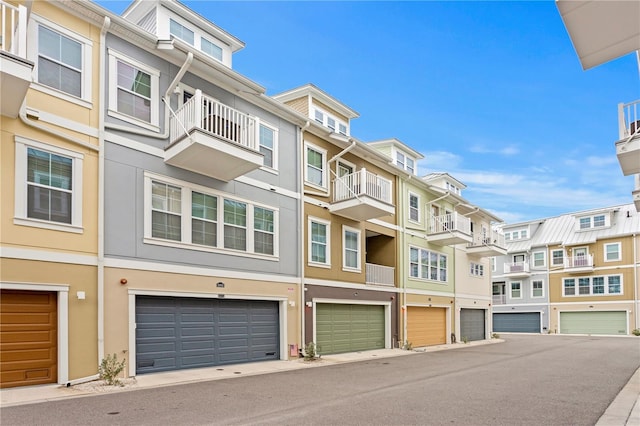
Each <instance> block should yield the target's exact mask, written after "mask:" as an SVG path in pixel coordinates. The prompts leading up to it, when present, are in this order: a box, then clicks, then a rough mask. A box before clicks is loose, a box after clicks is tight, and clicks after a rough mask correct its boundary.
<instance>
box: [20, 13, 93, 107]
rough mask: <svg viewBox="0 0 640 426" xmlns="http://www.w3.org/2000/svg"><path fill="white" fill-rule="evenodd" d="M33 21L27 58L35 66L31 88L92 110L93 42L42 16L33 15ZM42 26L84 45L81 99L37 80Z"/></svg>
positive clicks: (29, 34)
mask: <svg viewBox="0 0 640 426" xmlns="http://www.w3.org/2000/svg"><path fill="white" fill-rule="evenodd" d="M31 19H33V24H29V26H28V28H29V29H28V39H29V43H27V58H28V59H29V60H30V61H32V62H33V64H34V65H33V72H32V75H33V81H32V83H31V87H32V88H34V89H35V90H38V91H40V92H43V93H46V94H48V95H51V96H55V97H57V98H60V99H63V100H65V101H67V102H71V103H74V104H76V105H80V106H81V107H84V108H92V107H93V86H92V82H93V81H92V78H93V70H92V64H93V53H92V52H93V42H92V41H91V40H90V39H88V38H87V37H84V36H82V35H80V34H78V33H75V32H73V31H71V30H69V29H67V28H64V27H62V26H60V25H58V24H56V23H54V22H52V21H50V20H48V19H46V18H43V17H42V16H38V15H35V14H32V15H31ZM41 25H42V26H44V27H47V28H48V29H50V30H52V31H54V32H57V33H59V34H61V35H63V36H65V37H67V38H70V39H72V40H73V41H75V42H77V43H80V44H81V45H82V48H81V51H82V71H81V77H80V82H81V83H80V84H81V87H80V97H78V96H75V95H72V94H70V93H67V92H64V91H62V90H59V89H56V88H54V87H50V86H47V85H45V84H43V83H40V82H38V80H37V76H38V56H39V55H40V50H39V46H38V29H39V27H40V26H41Z"/></svg>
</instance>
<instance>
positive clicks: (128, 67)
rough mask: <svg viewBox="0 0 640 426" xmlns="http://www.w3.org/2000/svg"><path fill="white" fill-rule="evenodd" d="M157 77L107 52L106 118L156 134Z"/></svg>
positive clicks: (157, 123)
mask: <svg viewBox="0 0 640 426" xmlns="http://www.w3.org/2000/svg"><path fill="white" fill-rule="evenodd" d="M159 75H160V74H159V73H158V72H157V71H155V70H152V69H151V68H149V67H147V66H145V65H143V64H141V63H139V62H137V61H134V60H133V59H129V58H126V57H125V56H123V55H121V54H119V53H117V52H115V51H113V50H111V49H109V80H110V81H109V115H111V116H114V117H117V118H120V119H122V120H126V121H129V122H133V123H135V124H137V125H140V126H142V127H145V128H148V129H151V130H156V131H157V130H158V125H159V109H160V99H159V91H158V81H159ZM167 125H168V123H167Z"/></svg>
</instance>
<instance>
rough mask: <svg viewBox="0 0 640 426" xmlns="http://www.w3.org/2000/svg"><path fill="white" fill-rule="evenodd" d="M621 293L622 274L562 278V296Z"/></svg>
mask: <svg viewBox="0 0 640 426" xmlns="http://www.w3.org/2000/svg"><path fill="white" fill-rule="evenodd" d="M620 294H622V275H605V276H595V277H594V276H590V277H578V278H564V279H563V280H562V295H563V296H594V295H603V296H607V295H609V296H610V295H620Z"/></svg>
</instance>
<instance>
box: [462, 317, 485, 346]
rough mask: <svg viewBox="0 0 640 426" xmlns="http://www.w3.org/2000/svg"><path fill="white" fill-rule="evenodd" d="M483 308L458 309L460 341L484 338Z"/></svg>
mask: <svg viewBox="0 0 640 426" xmlns="http://www.w3.org/2000/svg"><path fill="white" fill-rule="evenodd" d="M485 312H486V310H484V309H460V339H461V340H462V341H465V339H466V340H467V341H474V340H484V339H485V338H486V333H485Z"/></svg>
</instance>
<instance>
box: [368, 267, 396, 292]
mask: <svg viewBox="0 0 640 426" xmlns="http://www.w3.org/2000/svg"><path fill="white" fill-rule="evenodd" d="M365 266H366V284H367V285H381V286H385V287H395V268H393V267H391V266H384V265H375V264H373V263H367V264H365Z"/></svg>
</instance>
